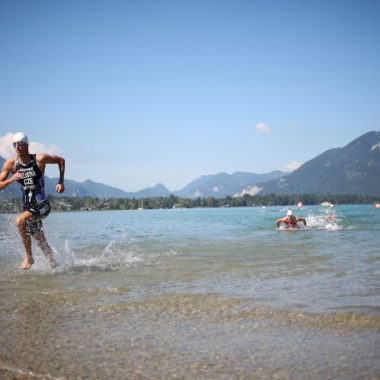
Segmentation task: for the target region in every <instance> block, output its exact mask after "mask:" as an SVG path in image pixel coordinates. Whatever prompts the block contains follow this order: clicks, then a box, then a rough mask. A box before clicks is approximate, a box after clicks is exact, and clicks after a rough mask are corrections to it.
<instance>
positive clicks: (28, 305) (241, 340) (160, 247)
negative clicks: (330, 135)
mask: <svg viewBox="0 0 380 380" xmlns="http://www.w3.org/2000/svg"><path fill="white" fill-rule="evenodd" d="M293 209H294V213H295V214H296V215H298V216H302V217H305V218H306V220H307V224H308V227H307V228H300V229H299V230H296V231H288V230H282V229H281V230H277V229H276V225H275V221H276V219H278V218H280V217H282V216H284V215H285V214H286V210H287V208H283V207H267V208H260V207H256V208H225V209H189V210H143V211H109V212H83V213H52V214H51V215H50V216H49V217H48V218H47V219H46V220H45V222H44V226H45V231H46V235H47V237H48V240H49V242H50V244H51V246H52V247H53V250H54V252H55V254H56V258H57V260H58V262H59V263H60V266H59V268H58V269H55V270H53V269H50V267H49V265H48V264H47V262H46V261H45V259H44V257H43V255H42V254H41V252H40V251H39V248H38V247H36V245H35V244H34V246H33V249H34V257H35V261H36V262H35V264H34V265H33V266H32V268H31V269H30V270H29V271H20V270H18V269H17V266H18V265H19V264H21V262H22V260H23V255H24V253H23V248H22V245H21V242H20V239H19V237H18V234H17V231H16V228H15V226H14V218H15V215H10V214H0V264H1V265H0V271H1V273H0V274H1V276H0V293H1V299H0V327H1V335H0V377H1V378H17V379H24V378H25V379H34V378H35V379H58V378H59V379H73V378H75V379H77V378H78V379H81V378H89V379H112V378H113V379H170V378H173V379H306V378H307V379H379V378H380V233H379V231H380V209H374V208H372V206H371V205H360V206H338V207H336V208H334V209H330V208H325V207H322V206H313V207H303V208H302V209H295V208H293ZM330 213H332V214H333V215H334V216H335V217H336V219H337V220H336V221H332V222H327V221H326V220H325V218H326V216H327V215H329V214H330Z"/></svg>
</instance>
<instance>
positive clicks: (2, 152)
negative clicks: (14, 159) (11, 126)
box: [0, 132, 14, 158]
mask: <svg viewBox="0 0 380 380" xmlns="http://www.w3.org/2000/svg"><path fill="white" fill-rule="evenodd" d="M12 139H13V133H11V132H8V133H7V134H6V135H5V136H0V156H1V157H3V158H9V157H11V156H12V155H14V150H13V146H12Z"/></svg>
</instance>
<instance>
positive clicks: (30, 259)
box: [18, 256, 34, 270]
mask: <svg viewBox="0 0 380 380" xmlns="http://www.w3.org/2000/svg"><path fill="white" fill-rule="evenodd" d="M33 264H34V259H33V257H32V256H28V257H25V259H24V261H23V263H22V264H21V265H20V266H19V267H18V269H24V270H26V269H29V268H30V267H31V266H32V265H33Z"/></svg>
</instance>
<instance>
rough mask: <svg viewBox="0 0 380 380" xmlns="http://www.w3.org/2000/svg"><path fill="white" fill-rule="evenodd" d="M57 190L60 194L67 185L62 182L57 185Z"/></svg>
mask: <svg viewBox="0 0 380 380" xmlns="http://www.w3.org/2000/svg"><path fill="white" fill-rule="evenodd" d="M55 191H56V192H57V193H59V194H61V193H63V192H64V191H65V186H64V185H63V184H62V183H59V184H58V185H57V186H56V187H55Z"/></svg>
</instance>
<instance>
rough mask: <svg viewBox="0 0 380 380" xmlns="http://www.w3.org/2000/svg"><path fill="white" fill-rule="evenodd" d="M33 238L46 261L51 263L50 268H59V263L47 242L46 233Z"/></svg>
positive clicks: (41, 232)
mask: <svg viewBox="0 0 380 380" xmlns="http://www.w3.org/2000/svg"><path fill="white" fill-rule="evenodd" d="M33 237H34V238H35V239H36V242H37V245H38V246H39V247H40V248H41V251H42V252H43V254H44V255H45V257H46V259H47V260H48V261H49V264H50V266H51V267H52V268H56V267H57V266H58V263H57V260H56V259H55V257H54V253H53V250H52V249H51V247H50V245H49V243H48V242H47V240H46V237H45V234H44V232H43V231H40V232H38V233H37V234H36V235H34V236H33Z"/></svg>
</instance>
